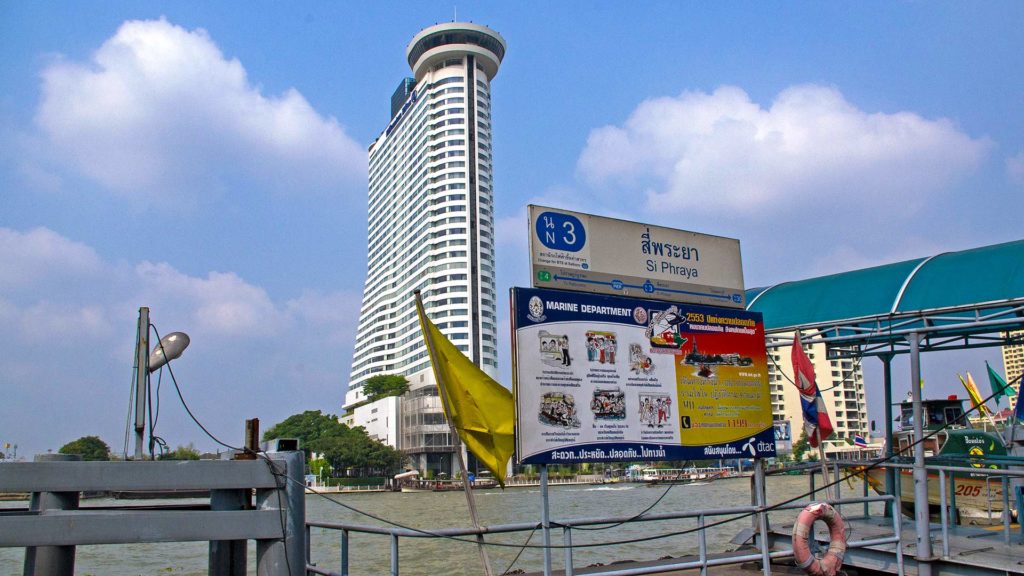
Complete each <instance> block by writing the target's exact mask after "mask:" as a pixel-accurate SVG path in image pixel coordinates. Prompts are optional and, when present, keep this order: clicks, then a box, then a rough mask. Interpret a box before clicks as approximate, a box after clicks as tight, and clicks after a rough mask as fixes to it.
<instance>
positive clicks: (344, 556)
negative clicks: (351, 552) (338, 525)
mask: <svg viewBox="0 0 1024 576" xmlns="http://www.w3.org/2000/svg"><path fill="white" fill-rule="evenodd" d="M348 539H349V534H348V530H342V531H341V576H348Z"/></svg>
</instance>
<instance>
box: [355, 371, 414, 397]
mask: <svg viewBox="0 0 1024 576" xmlns="http://www.w3.org/2000/svg"><path fill="white" fill-rule="evenodd" d="M408 391H409V381H408V380H406V379H405V376H400V375H398V374H378V375H376V376H371V377H370V378H369V379H367V380H366V384H363V393H365V394H366V396H367V397H369V398H370V401H371V402H373V401H375V400H380V399H381V398H387V397H388V396H401V395H402V394H405V393H406V392H408Z"/></svg>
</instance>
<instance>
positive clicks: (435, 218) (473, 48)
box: [345, 22, 506, 472]
mask: <svg viewBox="0 0 1024 576" xmlns="http://www.w3.org/2000/svg"><path fill="white" fill-rule="evenodd" d="M505 48H506V45H505V40H504V39H503V38H502V37H501V35H499V34H498V33H497V32H495V31H493V30H491V29H489V28H487V27H485V26H480V25H477V24H470V23H464V22H452V23H446V24H439V25H436V26H431V27H430V28H427V29H425V30H423V31H422V32H420V33H419V34H417V35H416V36H415V37H414V38H413V39H412V41H411V42H410V43H409V46H408V48H407V49H406V55H407V58H408V62H409V66H410V67H411V68H412V73H413V75H412V77H411V78H406V79H403V80H402V81H401V83H400V84H399V86H398V89H397V90H396V91H395V93H394V95H393V96H392V97H391V120H390V122H389V123H388V125H387V128H385V130H384V131H383V133H381V135H380V136H378V137H377V139H376V140H375V141H374V142H373V144H371V145H370V175H369V183H370V186H369V206H368V208H369V210H368V212H369V230H368V239H367V260H368V262H367V271H366V284H365V288H364V293H363V304H362V308H361V310H360V314H359V327H358V331H357V334H356V344H355V353H354V355H353V359H352V372H351V374H350V377H349V389H348V393H347V394H346V398H345V404H346V409H347V410H348V414H346V417H345V421H346V422H349V423H351V424H354V425H360V426H364V427H366V429H367V432H369V433H370V434H371V435H372V436H375V437H377V438H378V439H380V440H383V441H386V442H387V443H388V444H391V445H393V446H397V447H398V448H400V449H401V450H403V451H404V452H405V453H406V454H407V455H409V456H410V458H411V461H412V464H413V465H414V466H415V467H417V468H419V469H421V470H431V469H432V470H435V471H445V472H449V471H450V470H451V466H452V458H451V452H452V439H451V437H450V435H449V433H448V427H447V425H446V424H445V421H444V417H443V413H442V411H441V405H440V400H439V398H438V397H437V392H436V387H435V385H434V378H433V372H432V371H431V368H430V361H429V358H428V356H427V350H426V346H425V344H424V341H423V337H422V334H421V333H420V328H419V324H418V321H417V316H416V307H415V301H414V297H413V291H414V290H420V291H421V293H422V296H423V301H424V306H425V309H426V311H427V314H428V315H429V316H430V318H431V319H432V320H433V322H434V323H435V324H436V325H437V327H438V328H440V329H441V331H442V332H443V333H444V334H445V335H446V336H447V337H448V338H449V339H450V340H451V341H452V343H453V344H455V345H456V346H457V347H458V348H459V349H460V350H462V351H463V352H464V353H465V354H466V356H468V357H469V358H470V359H471V360H473V361H474V362H475V363H476V364H477V365H478V366H480V367H481V368H482V369H483V370H484V371H485V372H488V373H489V374H491V375H492V376H494V375H496V373H497V364H498V363H497V317H496V315H495V300H496V294H495V283H494V211H493V206H494V203H493V194H494V190H493V188H492V183H491V162H492V160H491V158H492V157H491V80H493V79H494V76H495V75H496V74H497V72H498V68H499V66H500V65H501V61H502V59H503V58H504V56H505ZM378 374H401V375H404V376H405V377H406V378H408V379H409V381H410V384H411V390H410V392H409V393H408V394H406V395H405V396H404V397H403V398H388V399H384V400H378V401H376V402H373V403H370V404H364V405H361V406H360V403H362V402H365V401H366V396H365V395H364V394H363V391H362V386H363V384H364V383H365V382H366V380H367V379H368V378H370V377H372V376H374V375H378Z"/></svg>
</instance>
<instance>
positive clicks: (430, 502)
mask: <svg viewBox="0 0 1024 576" xmlns="http://www.w3.org/2000/svg"><path fill="white" fill-rule="evenodd" d="M807 485H808V483H807V478H806V477H802V476H780V477H769V479H768V498H769V503H771V502H779V501H782V500H786V499H788V498H791V497H793V496H797V495H799V494H802V493H803V492H804V491H805V490H806V488H807ZM666 490H667V493H666ZM663 495H664V498H662V499H661V501H660V502H658V504H657V506H656V507H655V508H654V509H653V510H651V513H652V514H660V513H666V512H672V511H692V510H697V509H711V508H727V507H732V506H742V505H747V504H749V503H750V482H749V479H746V478H734V479H726V480H718V481H715V482H711V483H708V484H693V485H677V486H672V487H667V486H659V487H647V486H645V485H643V484H614V485H602V486H556V487H552V489H551V497H550V506H551V517H552V519H553V520H558V519H563V520H564V519H581V518H593V517H614V516H633V515H636V514H638V513H640V512H641V511H643V510H644V509H646V508H647V507H649V506H651V505H652V504H654V503H655V501H657V500H658V499H659V498H661V497H662V496H663ZM476 496H477V507H478V511H479V514H480V521H481V523H483V524H487V525H494V524H510V523H518V522H534V521H537V520H539V519H540V517H541V497H540V491H539V489H537V488H514V489H508V490H505V491H501V490H484V491H480V492H478V493H477V494H476ZM176 503H181V501H176ZM338 503H344V504H345V505H347V506H350V507H352V508H355V509H357V510H362V511H365V512H368V513H370V514H373V515H374V516H377V517H379V518H383V519H386V520H389V521H392V522H396V523H398V524H402V525H405V526H410V527H413V528H419V529H422V530H435V529H438V528H446V527H465V526H468V525H469V524H470V522H469V520H468V513H467V508H466V502H465V497H464V495H463V494H462V493H461V492H423V493H404V494H403V493H368V494H367V493H364V494H350V495H332V496H330V497H329V499H328V498H324V497H320V496H313V495H310V496H307V497H306V517H307V519H308V520H321V521H328V522H345V523H354V524H369V525H376V526H381V525H385V524H383V523H382V522H380V521H377V520H374V519H372V518H369V517H367V516H366V515H363V514H360V513H358V512H355V511H352V510H349V509H346V508H343V507H342V506H340V505H338ZM0 504H4V505H5V506H4V507H18V506H25V503H24V502H21V503H17V502H15V503H10V502H5V503H0ZM84 504H85V505H87V506H91V505H97V506H98V505H116V503H115V502H114V501H105V500H88V501H85V502H84ZM855 513H860V511H859V509H858V510H856V511H855ZM795 516H796V512H795V511H791V512H778V513H774V514H773V516H772V518H773V521H775V522H779V523H782V522H792V519H793V518H794V517H795ZM714 521H715V520H714V519H713V518H708V519H707V521H706V522H707V523H708V524H710V523H712V522H714ZM750 525H751V520H750V519H749V518H745V519H742V520H738V521H736V522H732V523H729V524H726V525H723V526H716V527H713V528H709V529H708V535H707V541H708V550H709V552H720V551H725V550H728V549H730V548H731V547H732V545H731V544H729V540H730V539H731V538H732V537H733V536H734V535H735V534H736V533H737V532H739V531H740V530H741V529H743V528H746V527H749V526H750ZM695 526H696V521H695V520H677V521H670V522H637V523H630V524H626V525H620V526H615V527H613V528H609V529H598V530H594V529H590V530H584V529H575V530H573V532H572V542H573V544H574V545H577V546H578V545H585V544H594V543H603V542H609V541H622V540H630V539H636V538H643V537H650V536H656V535H659V534H666V533H671V532H680V531H683V530H688V529H691V528H694V527H695ZM598 528H600V527H598ZM528 539H529V542H530V543H531V544H535V545H539V544H540V543H541V534H540V531H537V532H536V533H534V534H530V533H529V532H523V533H514V534H501V535H494V536H488V537H487V540H488V542H495V543H502V544H506V545H508V546H507V547H498V546H492V547H489V548H488V553H489V555H490V558H491V562H492V565H493V566H494V569H495V572H496V573H501V572H502V571H503V570H505V569H506V568H508V567H509V566H510V565H511V563H512V561H513V559H514V558H515V556H516V554H517V553H518V552H519V550H520V547H521V546H522V545H523V544H524V543H526V542H527V540H528ZM340 540H341V534H340V533H339V532H336V531H331V530H324V529H319V528H317V529H313V531H312V554H313V561H314V562H316V563H317V565H318V566H320V567H322V568H326V569H328V570H335V571H337V570H338V569H339V567H340ZM552 543H553V544H556V545H560V544H561V543H562V532H561V530H554V531H553V532H552ZM349 545H350V552H351V554H352V556H353V557H352V558H351V559H350V564H349V569H350V571H351V573H352V574H353V575H354V576H358V575H374V576H375V575H379V574H386V573H388V568H389V562H390V548H389V545H390V544H389V541H388V538H387V537H385V536H367V535H357V534H353V536H352V538H351V540H350V544H349ZM207 550H208V547H207V543H205V542H186V543H167V544H133V545H107V546H80V547H79V548H78V552H77V557H76V574H78V575H85V574H93V575H96V576H99V575H111V576H128V575H138V574H144V575H148V574H171V575H193V574H194V575H199V574H206V571H207ZM697 550H698V540H697V535H696V534H684V535H674V536H669V537H666V538H661V539H657V540H652V541H648V542H642V543H631V544H622V545H617V546H600V547H593V548H580V549H576V550H574V552H573V557H574V565H576V566H578V567H579V566H586V565H589V564H593V563H596V562H601V563H605V564H607V563H609V562H611V561H614V560H622V559H655V558H660V557H663V556H668V555H671V556H680V555H683V554H696V553H697ZM249 557H250V558H249V571H250V573H255V569H256V560H255V544H254V543H252V542H250V544H249ZM552 557H553V559H554V563H555V567H556V568H560V567H561V565H562V559H563V551H562V550H560V549H559V550H555V551H553V553H552ZM22 562H23V551H22V549H18V548H15V549H0V576H7V575H18V574H21V571H22ZM399 562H400V568H401V573H402V574H410V575H416V574H456V575H462V574H464V575H476V574H480V573H482V569H481V568H480V560H479V556H478V552H477V549H476V545H475V544H473V543H471V542H468V543H467V542H460V541H453V540H440V539H428V538H403V539H402V540H401V541H400V556H399ZM542 567H543V555H542V553H541V551H540V550H537V549H529V550H526V551H524V552H523V554H522V555H521V556H520V557H519V559H518V560H517V561H516V563H515V568H522V569H525V570H527V571H532V570H540V569H542Z"/></svg>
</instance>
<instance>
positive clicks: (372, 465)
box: [263, 410, 404, 475]
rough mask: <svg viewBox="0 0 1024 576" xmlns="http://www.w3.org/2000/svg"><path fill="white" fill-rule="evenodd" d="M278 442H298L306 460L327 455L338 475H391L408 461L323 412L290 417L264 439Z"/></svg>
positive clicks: (357, 429) (328, 463) (356, 429)
mask: <svg viewBox="0 0 1024 576" xmlns="http://www.w3.org/2000/svg"><path fill="white" fill-rule="evenodd" d="M274 438H298V439H299V445H300V446H301V447H302V449H303V450H305V452H306V458H307V459H308V458H309V455H310V453H312V452H318V453H321V454H323V459H324V460H326V464H327V465H328V466H330V467H331V469H332V470H333V473H334V474H335V475H338V474H341V473H343V472H344V471H355V472H356V473H359V474H360V475H365V474H369V473H375V472H376V473H380V474H383V475H390V473H391V472H392V471H394V470H397V469H399V468H401V465H402V461H403V458H404V456H403V455H402V453H401V452H399V451H397V450H395V449H393V448H391V447H390V446H387V445H386V444H383V443H381V442H378V441H376V440H373V439H371V438H370V437H369V436H368V435H367V434H366V431H365V430H363V429H362V428H360V427H356V428H349V427H348V426H346V425H344V424H342V423H340V422H338V418H337V416H334V415H333V414H322V413H321V412H320V411H319V410H307V411H306V412H303V413H302V414H295V415H293V416H289V417H288V418H286V419H285V420H284V422H281V423H279V424H276V425H275V426H272V427H271V428H270V429H269V430H267V432H266V433H265V434H264V435H263V439H264V440H271V439H274ZM322 465H323V464H319V465H318V466H322ZM310 468H311V469H312V466H311V467H310ZM317 471H319V468H318V469H317Z"/></svg>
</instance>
